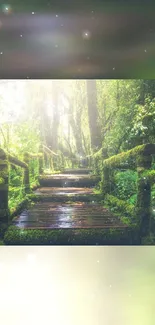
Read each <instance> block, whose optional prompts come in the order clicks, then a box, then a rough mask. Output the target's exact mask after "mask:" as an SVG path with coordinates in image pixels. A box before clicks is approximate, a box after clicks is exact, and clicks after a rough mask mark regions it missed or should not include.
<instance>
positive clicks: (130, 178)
mask: <svg viewBox="0 0 155 325" xmlns="http://www.w3.org/2000/svg"><path fill="white" fill-rule="evenodd" d="M136 182H137V173H136V172H134V171H131V170H127V171H125V172H117V173H116V174H115V190H114V195H115V196H117V197H118V198H120V199H121V200H128V199H129V198H130V197H131V196H132V195H134V194H135V193H136V188H137V184H136Z"/></svg>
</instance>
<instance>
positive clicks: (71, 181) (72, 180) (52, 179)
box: [39, 174, 100, 187]
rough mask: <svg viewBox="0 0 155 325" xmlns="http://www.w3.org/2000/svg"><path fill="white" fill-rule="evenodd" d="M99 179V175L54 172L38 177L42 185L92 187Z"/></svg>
mask: <svg viewBox="0 0 155 325" xmlns="http://www.w3.org/2000/svg"><path fill="white" fill-rule="evenodd" d="M99 181H100V177H96V176H91V175H87V174H83V175H77V174H69V175H67V174H55V175H47V176H42V177H40V178H39V183H40V185H41V186H42V187H47V186H50V187H93V186H95V185H96V184H98V182H99Z"/></svg>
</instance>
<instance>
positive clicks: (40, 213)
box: [14, 201, 127, 229]
mask: <svg viewBox="0 0 155 325" xmlns="http://www.w3.org/2000/svg"><path fill="white" fill-rule="evenodd" d="M14 224H15V225H16V226H17V227H20V228H31V229H40V228H43V229H49V228H51V229H56V228H125V227H127V226H126V225H124V224H123V223H122V222H121V221H120V220H119V219H118V218H117V217H115V216H113V215H112V214H111V212H109V211H108V210H107V209H106V208H104V207H103V206H102V205H101V204H97V203H84V202H76V203H75V202H73V203H72V204H67V203H62V202H59V201H57V202H51V203H50V202H37V203H36V204H34V206H32V207H30V208H29V209H28V210H24V211H23V212H22V213H21V214H20V215H19V216H18V217H17V218H16V220H14Z"/></svg>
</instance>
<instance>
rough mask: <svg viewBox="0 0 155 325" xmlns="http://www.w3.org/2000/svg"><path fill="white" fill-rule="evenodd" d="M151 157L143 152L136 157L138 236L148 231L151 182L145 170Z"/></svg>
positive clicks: (149, 163) (149, 165) (150, 161)
mask: <svg viewBox="0 0 155 325" xmlns="http://www.w3.org/2000/svg"><path fill="white" fill-rule="evenodd" d="M151 164H152V157H151V155H147V153H146V154H145V152H144V153H143V154H141V155H139V156H138V158H137V172H138V180H137V202H136V207H135V210H136V215H137V218H138V224H139V229H140V236H141V237H143V236H147V235H148V234H149V232H150V221H151V183H150V180H149V178H148V177H147V176H146V177H145V174H144V172H145V170H148V169H150V168H151Z"/></svg>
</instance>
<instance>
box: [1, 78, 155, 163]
mask: <svg viewBox="0 0 155 325" xmlns="http://www.w3.org/2000/svg"><path fill="white" fill-rule="evenodd" d="M154 142H155V80H1V81H0V146H1V148H3V149H6V150H8V151H9V152H10V153H11V154H15V155H18V157H20V156H22V154H23V152H25V151H29V152H33V153H35V152H36V153H37V152H38V150H39V146H40V144H41V143H43V144H44V145H46V146H47V147H49V148H50V149H51V150H53V151H54V152H57V151H61V152H62V153H63V154H64V155H67V156H70V157H72V156H88V155H91V154H92V153H94V152H96V151H98V150H100V149H101V148H102V147H106V148H107V150H108V155H109V156H111V155H114V154H118V153H119V152H121V151H126V150H129V149H131V148H133V147H135V146H137V145H141V144H145V143H154Z"/></svg>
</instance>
